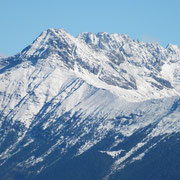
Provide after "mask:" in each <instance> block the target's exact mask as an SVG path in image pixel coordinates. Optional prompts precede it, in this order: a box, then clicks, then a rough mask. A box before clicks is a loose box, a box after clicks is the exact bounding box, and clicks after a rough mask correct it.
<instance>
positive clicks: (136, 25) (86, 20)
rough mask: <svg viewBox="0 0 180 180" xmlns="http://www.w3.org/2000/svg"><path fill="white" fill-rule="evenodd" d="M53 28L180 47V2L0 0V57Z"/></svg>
mask: <svg viewBox="0 0 180 180" xmlns="http://www.w3.org/2000/svg"><path fill="white" fill-rule="evenodd" d="M52 27H55V28H64V29H65V30H66V31H67V32H69V33H71V34H72V35H74V36H76V35H78V34H79V33H81V32H87V31H88V32H93V33H96V32H102V31H105V32H108V33H119V34H127V35H129V36H130V37H131V38H132V39H139V40H144V41H152V42H159V43H160V44H161V45H163V46H166V45H167V44H168V43H172V44H177V45H179V46H180V0H0V54H3V55H14V54H16V53H18V52H20V51H21V50H22V49H23V48H25V47H26V46H27V45H29V44H31V43H32V41H33V40H34V39H35V38H36V37H37V36H38V35H39V34H40V33H41V32H42V31H44V30H46V29H48V28H52Z"/></svg>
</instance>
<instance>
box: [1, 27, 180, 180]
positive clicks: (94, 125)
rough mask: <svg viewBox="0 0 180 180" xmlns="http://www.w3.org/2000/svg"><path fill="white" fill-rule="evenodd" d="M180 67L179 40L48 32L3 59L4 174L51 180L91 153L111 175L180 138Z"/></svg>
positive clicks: (2, 159) (54, 30) (2, 160)
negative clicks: (176, 43) (146, 40)
mask: <svg viewBox="0 0 180 180" xmlns="http://www.w3.org/2000/svg"><path fill="white" fill-rule="evenodd" d="M179 67H180V48H179V47H177V46H174V45H169V46H168V47H167V48H163V47H161V46H160V45H158V44H152V43H143V42H139V41H137V40H131V39H130V38H129V37H128V36H126V35H122V36H120V35H118V34H113V35H109V34H108V33H98V34H91V33H82V34H80V35H79V36H78V37H76V38H75V37H73V36H71V35H70V34H69V33H67V32H66V31H65V30H62V29H48V30H47V31H44V32H43V33H42V34H41V35H40V36H39V37H38V38H37V39H36V40H35V41H33V43H32V44H31V45H29V46H27V47H26V48H25V49H24V50H22V52H21V53H18V54H16V55H15V56H12V57H8V58H5V59H3V60H2V61H1V63H0V102H1V103H0V127H1V131H0V135H1V137H0V175H2V177H4V179H7V178H6V177H7V176H8V175H7V174H8V171H10V172H12V177H11V178H15V176H16V175H18V174H19V173H20V174H21V175H22V176H23V173H24V172H25V173H26V172H28V174H29V175H28V177H27V179H28V178H29V179H32V178H35V177H41V175H42V177H44V175H43V174H44V173H45V174H46V173H48V169H49V168H50V167H53V164H54V165H55V166H57V168H58V166H59V167H62V166H63V162H67V164H68V166H70V165H69V163H70V162H71V161H73V163H75V164H76V163H78V162H79V158H80V159H81V158H82V160H83V158H85V157H86V158H88V159H89V158H91V157H90V156H89V153H90V154H93V155H94V156H97V160H99V163H100V167H98V168H100V169H101V166H103V164H101V163H102V162H103V159H101V158H102V157H104V158H105V160H107V169H106V170H105V171H103V170H102V169H101V170H102V174H103V175H102V176H101V178H100V174H99V175H98V174H97V177H96V178H97V179H98V178H99V179H103V178H106V179H108V178H109V179H111V178H113V176H114V175H115V174H116V173H119V172H121V170H122V169H126V167H129V166H130V165H132V164H135V162H137V161H141V160H143V158H144V157H145V158H146V157H147V156H148V154H149V153H151V152H152V151H153V149H154V148H155V147H159V145H161V143H162V142H163V141H164V140H167V139H168V138H169V137H171V136H173V134H174V135H175V137H176V136H177V137H179V132H180V118H179V117H180V103H179V102H180V101H179V99H180V97H179V92H180V91H179V90H180V73H179V71H178V69H179ZM10 139H11V140H10ZM108 139H110V140H108ZM176 141H178V138H177V140H176ZM99 158H100V159H99ZM63 159H64V160H65V161H63ZM80 162H81V161H80ZM86 162H87V163H88V161H86ZM94 162H95V161H93V162H92V164H93V163H94ZM14 166H15V168H14ZM80 167H81V166H80ZM98 168H97V170H98ZM20 169H22V171H21V170H20ZM50 169H51V168H50ZM55 169H56V168H55ZM90 169H92V172H94V170H95V169H93V166H91V167H90ZM52 171H53V170H52ZM74 173H75V174H77V173H76V170H74ZM50 174H51V172H50ZM61 175H62V174H61ZM23 178H24V179H25V177H24V176H23ZM75 178H76V179H78V178H77V177H75ZM96 178H95V179H96ZM17 179H18V178H17ZM42 179H43V178H42ZM54 179H55V178H54ZM18 180H19V179H18Z"/></svg>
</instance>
